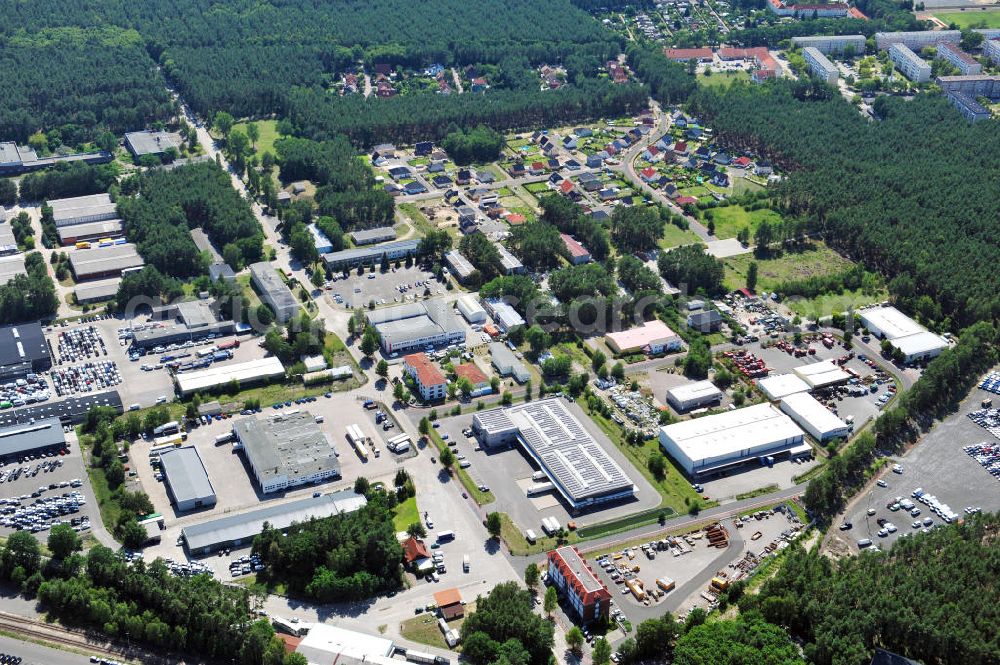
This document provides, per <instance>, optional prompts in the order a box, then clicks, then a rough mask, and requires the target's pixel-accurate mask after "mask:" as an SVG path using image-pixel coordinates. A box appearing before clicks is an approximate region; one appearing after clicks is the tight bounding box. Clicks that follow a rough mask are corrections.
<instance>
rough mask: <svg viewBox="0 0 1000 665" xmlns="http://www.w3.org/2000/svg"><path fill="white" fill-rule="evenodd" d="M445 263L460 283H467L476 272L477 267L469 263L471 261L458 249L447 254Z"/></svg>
mask: <svg viewBox="0 0 1000 665" xmlns="http://www.w3.org/2000/svg"><path fill="white" fill-rule="evenodd" d="M444 262H445V264H447V266H448V270H450V271H451V274H452V275H454V276H455V279H457V280H458V281H459V282H465V281H466V280H468V279H469V278H470V277H472V273H474V272H475V271H476V269H475V267H473V265H472V264H471V263H469V259H467V258H465V257H464V256H462V253H461V252H459V251H458V250H457V249H453V250H451V251H449V252H446V253H445V255H444Z"/></svg>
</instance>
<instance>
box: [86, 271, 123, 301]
mask: <svg viewBox="0 0 1000 665" xmlns="http://www.w3.org/2000/svg"><path fill="white" fill-rule="evenodd" d="M119 284H121V278H119V277H115V278H113V279H107V280H103V281H100V282H91V283H89V284H84V285H81V286H78V287H76V290H75V293H76V299H77V301H79V302H88V301H91V300H106V299H108V298H114V297H115V296H116V295H118V285H119Z"/></svg>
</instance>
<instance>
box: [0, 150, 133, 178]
mask: <svg viewBox="0 0 1000 665" xmlns="http://www.w3.org/2000/svg"><path fill="white" fill-rule="evenodd" d="M114 158H115V156H114V155H112V154H111V153H110V152H105V151H103V150H100V151H98V152H84V153H74V154H71V155H52V156H50V157H39V156H38V153H36V152H35V150H34V148H30V147H28V146H24V145H17V144H16V143H11V142H6V143H0V176H12V175H21V174H22V173H30V172H32V171H39V170H41V169H44V168H48V167H50V166H55V165H56V164H64V163H65V164H68V163H72V162H82V163H84V164H107V163H108V162H110V161H111V160H112V159H114Z"/></svg>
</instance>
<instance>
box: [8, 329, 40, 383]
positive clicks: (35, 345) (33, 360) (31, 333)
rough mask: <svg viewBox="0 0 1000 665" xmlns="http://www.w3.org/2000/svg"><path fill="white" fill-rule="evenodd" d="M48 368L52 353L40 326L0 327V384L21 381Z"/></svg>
mask: <svg viewBox="0 0 1000 665" xmlns="http://www.w3.org/2000/svg"><path fill="white" fill-rule="evenodd" d="M51 368H52V354H51V353H50V352H49V345H48V343H47V342H46V341H45V334H44V333H43V332H42V325H41V324H40V323H20V324H18V325H16V326H0V381H2V382H7V381H15V380H17V379H23V378H24V377H25V376H27V375H28V374H32V373H38V372H45V371H48V370H49V369H51Z"/></svg>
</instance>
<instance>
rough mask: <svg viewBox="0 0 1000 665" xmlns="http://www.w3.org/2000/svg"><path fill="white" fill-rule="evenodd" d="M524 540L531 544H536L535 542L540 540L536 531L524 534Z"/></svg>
mask: <svg viewBox="0 0 1000 665" xmlns="http://www.w3.org/2000/svg"><path fill="white" fill-rule="evenodd" d="M524 539H525V540H527V541H528V542H529V543H531V544H534V543H535V541H536V540H538V536H537V535H536V534H535V532H534V531H532V530H531V529H528V530H527V531H525V532H524Z"/></svg>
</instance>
